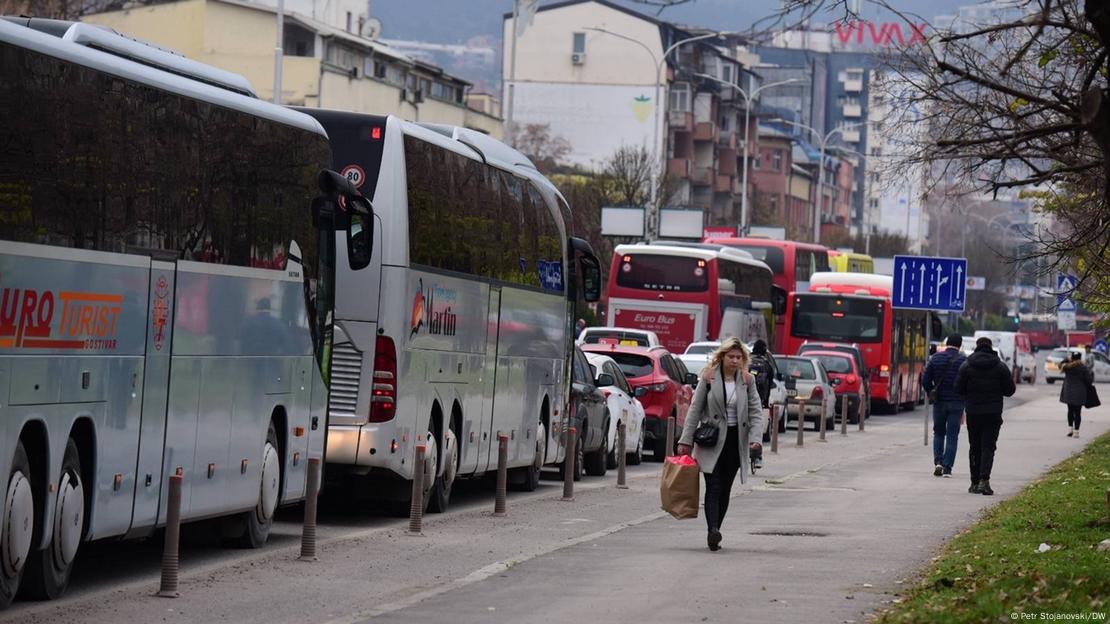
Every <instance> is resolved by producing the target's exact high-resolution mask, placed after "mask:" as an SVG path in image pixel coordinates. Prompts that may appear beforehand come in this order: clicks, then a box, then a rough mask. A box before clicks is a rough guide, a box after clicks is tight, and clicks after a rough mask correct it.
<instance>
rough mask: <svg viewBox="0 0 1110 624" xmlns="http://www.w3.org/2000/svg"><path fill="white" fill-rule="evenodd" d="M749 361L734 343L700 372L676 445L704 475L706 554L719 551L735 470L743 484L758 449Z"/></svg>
mask: <svg viewBox="0 0 1110 624" xmlns="http://www.w3.org/2000/svg"><path fill="white" fill-rule="evenodd" d="M748 361H749V356H748V350H747V348H745V347H744V343H742V342H740V340H739V339H738V338H727V339H725V340H724V341H723V342H722V343H721V346H720V348H718V349H717V351H716V352H715V353H714V354H713V357H712V358H710V360H709V363H708V364H707V365H706V367H705V369H703V370H702V373H701V379H702V383H700V384H698V388H697V391H696V392H695V393H694V400H693V402H692V403H691V404H690V410H689V412H687V414H686V423H685V425H683V427H682V437H681V438H679V441H678V454H679V455H689V454H690V453H691V452H693V455H694V459H696V460H697V461H698V465H699V466H700V468H701V471H702V473H704V474H705V523H706V525H707V527H708V529H709V534H708V537H707V542H708V544H709V550H718V549H719V548H720V547H721V523H722V522H723V521H724V519H725V513H727V512H728V500H729V496H730V494H731V492H732V482H733V480H734V479H735V478H736V472H737V471H738V470H739V471H740V482H741V483H746V482H747V474H748V471H749V470H750V469H751V468H750V466H749V462H750V461H751V460H750V459H749V448H751V447H759V448H760V449H761V448H762V447H761V446H760V444H759V442H757V441H753V440H759V439H760V437H759V436H762V434H763V429H764V427H765V425H766V421H767V419H766V416H764V414H763V408H762V403H761V402H760V400H759V390H758V389H757V388H756V384H755V379H754V377H752V375H750V374H748V372H747V369H748ZM699 428H700V431H699ZM695 432H697V436H695ZM752 432H754V433H752ZM695 438H697V445H696V446H695Z"/></svg>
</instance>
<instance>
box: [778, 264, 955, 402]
mask: <svg viewBox="0 0 1110 624" xmlns="http://www.w3.org/2000/svg"><path fill="white" fill-rule="evenodd" d="M893 282H894V279H893V278H892V277H890V276H889V275H874V274H871V273H834V272H830V273H818V274H816V275H814V276H813V277H812V280H811V282H810V284H809V292H792V293H790V297H789V300H788V302H787V310H786V314H785V317H786V332H785V333H786V336H785V352H786V353H796V352H797V350H798V348H799V347H800V346H801V345H802V344H803V343H805V342H806V341H816V342H839V343H855V344H856V345H858V346H859V348H860V351H862V352H863V361H864V368H866V369H867V371H866V373H867V377H868V378H869V379H870V383H871V405H872V409H874V410H877V411H880V412H881V411H897V409H898V408H899V407H910V408H912V406H913V405H914V404H916V403H917V402H918V401H920V400H921V399H922V398H923V395H922V392H921V383H920V379H921V375H922V373H923V372H924V370H925V362H926V357H927V345H926V342H925V323H926V318H927V316H926V313H925V312H922V311H918V310H895V309H893V308H892V307H891V305H890V297H891V293H892V292H893V289H894V283H893ZM936 325H939V322H938V323H936ZM935 329H936V330H937V331H936V335H939V334H940V331H939V330H940V328H939V327H936V328H935Z"/></svg>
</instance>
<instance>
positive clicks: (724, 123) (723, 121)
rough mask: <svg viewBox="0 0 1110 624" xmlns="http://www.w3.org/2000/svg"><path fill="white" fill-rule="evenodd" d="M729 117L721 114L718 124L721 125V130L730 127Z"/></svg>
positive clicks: (727, 129) (725, 130)
mask: <svg viewBox="0 0 1110 624" xmlns="http://www.w3.org/2000/svg"><path fill="white" fill-rule="evenodd" d="M730 119H731V118H730V117H729V116H728V115H722V116H721V123H720V126H721V130H722V131H724V132H728V131H729V129H730V128H731V127H732V123H731V122H730Z"/></svg>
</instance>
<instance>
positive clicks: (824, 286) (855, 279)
mask: <svg viewBox="0 0 1110 624" xmlns="http://www.w3.org/2000/svg"><path fill="white" fill-rule="evenodd" d="M834 288H836V289H838V290H840V291H841V292H843V291H844V290H846V289H851V288H856V289H859V290H863V291H868V292H861V293H858V294H870V295H888V296H889V295H891V294H892V293H893V292H894V278H893V277H891V276H889V275H876V274H874V273H843V272H838V271H821V272H818V273H814V274H813V275H811V276H810V278H809V290H810V292H821V290H825V291H826V292H831V291H832V290H833V289H834Z"/></svg>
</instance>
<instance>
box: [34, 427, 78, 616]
mask: <svg viewBox="0 0 1110 624" xmlns="http://www.w3.org/2000/svg"><path fill="white" fill-rule="evenodd" d="M85 503H86V501H85V486H84V484H83V483H82V482H81V456H80V454H79V453H78V451H77V443H76V442H74V441H73V438H70V439H69V441H68V442H67V443H66V453H65V457H63V458H62V477H61V480H60V484H59V487H58V499H57V501H55V506H54V522H53V523H52V525H53V526H52V529H53V531H54V532H53V534H52V535H51V538H50V546H48V547H47V548H45V549H43V550H36V551H34V552H32V553H31V557H30V560H29V561H28V562H27V576H26V577H25V579H24V583H23V591H24V592H26V594H27V596H28V597H30V598H32V599H35V600H53V599H55V598H57V597H59V596H61V595H62V594H63V593H65V590H66V585H68V584H69V573H70V571H72V570H73V560H74V558H75V557H76V556H77V547H78V546H80V545H81V538H82V537H83V536H84V533H85Z"/></svg>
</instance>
